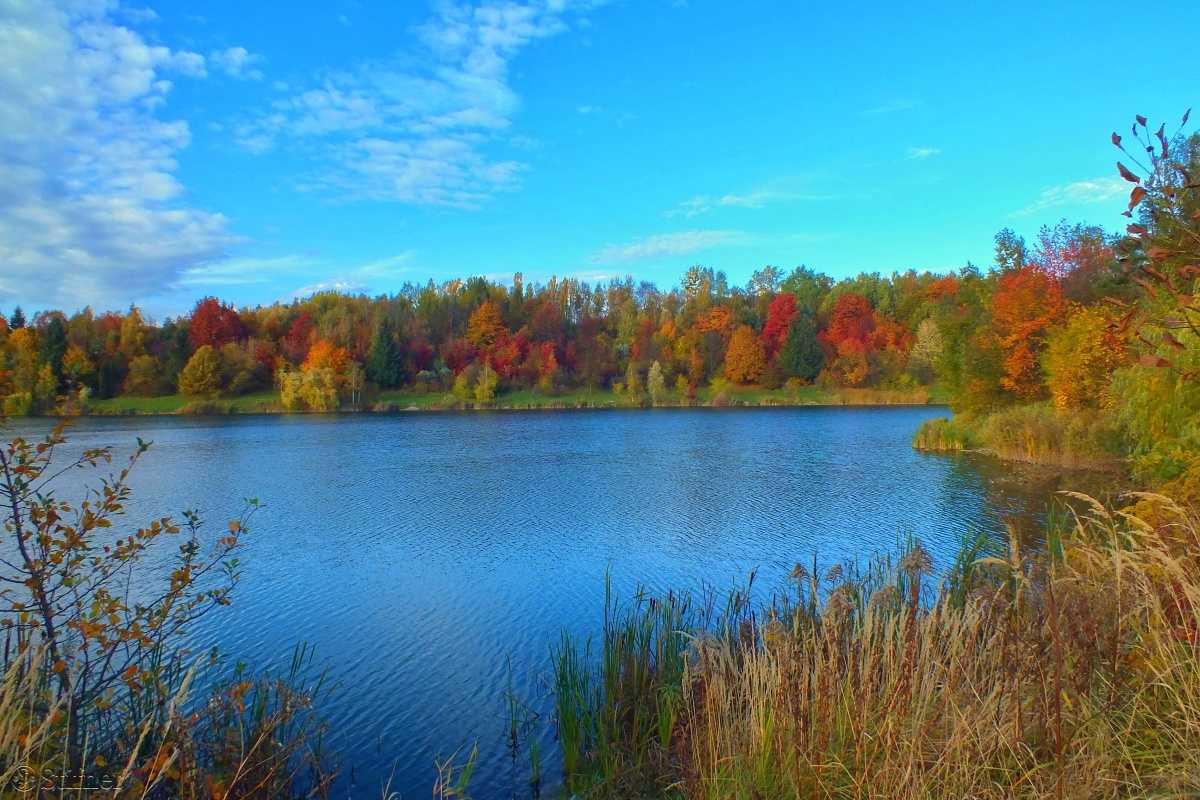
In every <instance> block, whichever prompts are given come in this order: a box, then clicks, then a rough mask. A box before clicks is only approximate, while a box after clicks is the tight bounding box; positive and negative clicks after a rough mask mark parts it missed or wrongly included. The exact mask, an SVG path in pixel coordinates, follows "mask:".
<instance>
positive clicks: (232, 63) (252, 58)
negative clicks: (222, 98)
mask: <svg viewBox="0 0 1200 800" xmlns="http://www.w3.org/2000/svg"><path fill="white" fill-rule="evenodd" d="M208 60H209V63H211V64H212V65H213V66H214V67H215V68H217V69H219V70H220V71H221V72H223V73H225V74H226V75H228V76H229V77H231V78H237V79H239V80H250V81H261V80H262V79H263V73H262V70H260V69H258V68H256V67H255V66H254V65H255V64H259V63H261V62H262V61H264V60H265V59H264V58H263V57H262V56H260V55H255V54H254V53H251V52H250V51H249V50H247V49H246V48H244V47H228V48H226V49H224V50H214V51H213V52H211V53H209V54H208Z"/></svg>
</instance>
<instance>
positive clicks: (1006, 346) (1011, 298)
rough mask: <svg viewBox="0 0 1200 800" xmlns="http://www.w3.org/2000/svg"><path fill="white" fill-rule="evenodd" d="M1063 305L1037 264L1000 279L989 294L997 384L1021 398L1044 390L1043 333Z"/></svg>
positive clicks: (1052, 282)
mask: <svg viewBox="0 0 1200 800" xmlns="http://www.w3.org/2000/svg"><path fill="white" fill-rule="evenodd" d="M1065 308H1066V306H1065V305H1064V302H1063V298H1062V290H1061V289H1060V288H1059V285H1058V281H1056V280H1054V278H1053V277H1051V276H1050V275H1049V274H1047V273H1046V272H1045V271H1044V270H1042V269H1041V268H1040V267H1038V266H1036V265H1032V264H1030V265H1026V266H1023V267H1021V268H1019V269H1014V270H1010V271H1008V272H1005V273H1004V274H1003V275H1001V276H1000V280H999V282H998V283H997V285H996V291H995V294H993V295H992V325H993V327H994V329H995V332H996V337H997V343H998V344H999V347H1000V350H1001V353H1002V367H1003V375H1002V377H1001V378H1000V385H1001V386H1002V387H1003V388H1004V389H1005V390H1006V391H1008V392H1010V393H1012V394H1014V395H1016V396H1017V397H1020V398H1023V399H1029V398H1033V397H1037V396H1038V395H1039V394H1040V393H1041V392H1042V389H1043V383H1042V374H1041V369H1040V363H1039V359H1040V357H1041V351H1042V349H1043V347H1044V346H1045V340H1046V333H1047V331H1048V330H1049V329H1050V327H1051V326H1053V325H1054V324H1055V323H1057V322H1058V321H1059V320H1060V319H1062V316H1063V313H1064V311H1065Z"/></svg>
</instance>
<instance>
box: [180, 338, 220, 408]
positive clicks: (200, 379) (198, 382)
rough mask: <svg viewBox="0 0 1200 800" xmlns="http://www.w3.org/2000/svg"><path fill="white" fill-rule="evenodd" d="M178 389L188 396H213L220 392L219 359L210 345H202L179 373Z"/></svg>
mask: <svg viewBox="0 0 1200 800" xmlns="http://www.w3.org/2000/svg"><path fill="white" fill-rule="evenodd" d="M179 391H180V392H181V393H183V394H186V395H188V396H190V397H215V396H217V395H218V394H220V392H221V359H220V356H219V355H217V351H216V350H215V349H214V348H213V346H212V345H208V344H206V345H202V346H201V347H200V348H199V349H197V350H196V352H195V353H193V354H192V357H191V358H190V359H189V360H188V363H187V366H185V367H184V368H183V371H182V372H180V373H179Z"/></svg>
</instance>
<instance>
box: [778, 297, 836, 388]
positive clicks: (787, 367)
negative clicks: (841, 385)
mask: <svg viewBox="0 0 1200 800" xmlns="http://www.w3.org/2000/svg"><path fill="white" fill-rule="evenodd" d="M824 360H825V354H824V353H822V352H821V346H820V345H819V344H818V343H817V323H816V319H815V318H814V317H813V314H812V312H811V311H809V310H808V309H805V308H802V309H801V310H800V312H799V313H798V314H797V315H796V318H795V319H793V320H792V324H791V325H789V326H788V335H787V338H786V339H784V342H783V348H782V349H781V350H780V351H779V366H780V368H782V369H783V374H784V375H787V376H788V377H789V378H800V379H802V380H806V381H812V380H814V379H815V378H816V377H817V375H818V374H819V373H820V372H821V365H822V363H823V362H824Z"/></svg>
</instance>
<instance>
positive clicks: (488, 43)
mask: <svg viewBox="0 0 1200 800" xmlns="http://www.w3.org/2000/svg"><path fill="white" fill-rule="evenodd" d="M597 5H599V2H598V1H597V0H524V2H510V1H509V0H488V1H487V2H484V3H483V4H481V5H477V6H471V5H467V4H464V3H457V2H445V3H441V4H439V5H438V6H437V11H436V13H435V15H434V16H433V18H432V19H430V20H429V21H427V22H426V23H425V24H423V25H421V26H420V27H418V28H417V29H416V35H417V41H418V45H419V46H418V48H417V50H416V52H413V53H407V54H400V55H397V56H396V57H395V58H394V59H391V60H389V61H386V62H382V63H370V64H363V65H360V66H358V67H356V68H354V69H351V70H348V71H329V72H326V73H323V74H322V75H320V76H319V78H318V79H317V80H316V81H315V82H314V83H313V84H312V85H310V86H309V87H308V88H306V89H304V90H302V91H298V92H295V93H293V94H291V95H290V96H288V97H286V98H282V99H279V100H277V101H275V102H274V103H273V104H272V106H271V107H270V108H269V109H267V110H265V111H263V112H262V113H261V114H259V115H258V116H256V117H253V118H252V119H249V120H246V121H243V122H242V123H241V124H240V125H238V126H236V128H235V139H236V141H237V142H238V143H239V144H240V145H241V146H242V147H243V148H245V149H246V150H249V151H250V152H252V153H262V152H266V151H268V150H271V149H273V148H276V147H289V148H296V149H298V150H301V151H302V152H303V153H304V154H305V156H306V157H308V158H311V159H315V160H316V162H317V164H318V165H319V166H318V168H317V170H316V172H315V174H313V175H311V176H309V177H308V179H307V180H306V181H305V185H306V186H307V187H308V188H311V189H316V190H324V191H333V192H335V193H336V194H338V195H341V196H346V197H352V198H353V197H365V198H372V199H379V200H395V201H400V202H407V203H417V204H430V205H446V206H455V207H462V208H474V207H478V206H480V205H481V204H483V203H484V202H486V201H487V200H488V199H489V198H491V197H492V196H494V195H495V194H496V193H498V192H502V191H506V190H510V189H513V188H515V187H516V186H518V185H519V176H520V173H521V172H522V170H523V165H522V164H519V163H517V162H513V161H507V160H499V159H495V158H493V157H491V156H490V155H489V153H488V150H489V149H490V146H491V145H492V144H494V143H495V142H496V141H497V140H498V139H500V134H501V133H503V132H504V131H506V130H507V129H508V128H510V126H511V124H512V120H513V117H514V115H515V114H516V112H517V110H518V108H519V106H520V99H519V98H518V97H517V95H516V93H515V92H514V91H513V89H512V87H511V86H510V85H509V81H508V73H509V66H510V64H511V63H512V61H513V59H515V58H516V57H517V55H518V54H519V53H520V52H521V51H522V50H523V49H524V48H526V47H528V46H529V45H531V44H532V43H534V42H536V41H538V40H540V39H545V38H547V37H550V36H554V35H557V34H559V33H561V32H562V31H564V30H567V28H568V27H569V26H570V24H571V23H572V22H576V21H578V20H579V19H580V17H579V15H580V14H581V13H583V12H585V11H587V10H589V9H591V8H594V7H595V6H597Z"/></svg>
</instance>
